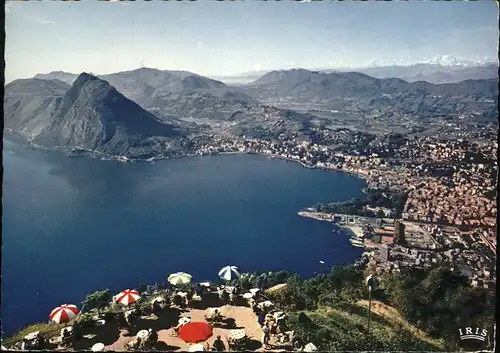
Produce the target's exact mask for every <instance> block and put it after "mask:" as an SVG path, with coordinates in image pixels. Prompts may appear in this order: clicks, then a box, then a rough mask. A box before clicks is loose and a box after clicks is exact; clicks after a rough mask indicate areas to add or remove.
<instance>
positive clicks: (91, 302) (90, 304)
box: [82, 289, 111, 311]
mask: <svg viewBox="0 0 500 353" xmlns="http://www.w3.org/2000/svg"><path fill="white" fill-rule="evenodd" d="M110 301H111V293H110V291H109V289H104V290H101V291H95V292H94V293H91V294H88V295H87V296H86V297H85V299H84V301H83V302H82V307H83V306H85V309H86V310H87V311H90V310H92V309H97V310H98V311H100V310H102V309H104V308H105V307H107V306H108V304H109V302H110Z"/></svg>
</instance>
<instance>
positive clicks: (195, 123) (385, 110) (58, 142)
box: [4, 68, 498, 157]
mask: <svg viewBox="0 0 500 353" xmlns="http://www.w3.org/2000/svg"><path fill="white" fill-rule="evenodd" d="M497 99H498V81H497V79H495V78H492V79H478V80H465V81H461V82H458V83H449V84H439V85H436V84H432V83H428V82H422V81H417V82H407V81H404V80H402V79H399V78H387V79H379V78H375V77H372V76H369V75H367V74H364V73H359V72H331V73H325V72H319V71H310V70H304V69H293V70H284V71H272V72H269V73H266V74H265V75H263V76H262V77H260V78H259V79H257V80H256V81H254V82H252V83H249V84H245V85H240V86H238V87H234V86H230V85H226V84H224V83H223V82H221V81H217V80H213V79H209V78H206V77H203V76H200V75H197V74H194V73H190V72H185V71H163V70H157V69H149V68H141V69H137V70H132V71H125V72H118V73H115V74H109V75H102V76H99V77H96V76H94V75H91V74H87V73H82V74H80V75H74V74H70V73H66V72H61V71H58V72H51V73H49V74H39V75H37V76H36V77H35V78H32V79H25V80H16V81H13V82H11V83H9V84H8V85H6V86H5V97H4V112H5V126H6V127H7V128H10V129H12V130H14V131H18V132H21V133H23V134H25V135H27V136H29V138H30V139H31V140H32V141H33V142H34V143H36V144H39V145H44V146H59V147H75V148H83V149H89V150H94V151H99V152H102V153H106V154H113V155H125V156H136V157H137V156H149V155H158V154H161V153H163V152H165V151H167V150H169V151H172V150H175V149H183V148H184V147H183V146H184V145H183V144H184V143H185V142H186V138H189V136H191V135H192V134H196V133H199V132H207V133H208V134H211V133H219V132H222V133H229V134H235V135H246V136H252V137H259V138H275V137H277V136H280V135H283V134H294V136H296V135H309V134H312V133H314V131H318V130H321V129H323V128H326V127H328V126H329V124H331V123H332V121H331V120H329V119H330V118H328V117H325V116H324V115H317V114H316V113H315V112H318V109H319V110H321V111H327V112H330V111H333V110H335V111H340V112H346V114H348V115H349V116H358V117H359V119H364V117H365V116H381V115H384V114H389V115H390V114H393V113H401V114H407V115H409V116H412V117H413V118H416V119H419V118H420V119H429V118H430V119H433V118H439V117H443V116H445V117H447V118H451V119H452V118H457V117H459V116H461V115H464V114H468V116H473V117H475V118H474V119H477V120H478V121H494V120H497V119H498V114H497ZM311 104H312V105H314V109H309V107H310V106H311ZM297 107H306V108H307V109H304V110H303V111H302V110H301V111H302V112H298V111H295V110H296V108H297ZM422 121H424V120H422Z"/></svg>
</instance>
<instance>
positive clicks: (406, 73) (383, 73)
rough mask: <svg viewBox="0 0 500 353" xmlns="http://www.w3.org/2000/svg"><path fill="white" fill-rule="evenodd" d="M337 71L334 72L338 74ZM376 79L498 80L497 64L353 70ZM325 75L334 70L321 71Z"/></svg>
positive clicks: (438, 81)
mask: <svg viewBox="0 0 500 353" xmlns="http://www.w3.org/2000/svg"><path fill="white" fill-rule="evenodd" d="M338 71H339V70H336V72H338ZM355 71H356V72H361V73H364V74H367V75H369V76H373V77H376V78H380V79H384V78H393V77H395V78H400V79H403V80H405V81H408V82H415V81H426V82H430V83H435V84H442V83H456V82H460V81H464V80H483V79H498V64H496V63H487V64H481V65H475V66H471V65H465V64H464V65H459V64H456V65H451V64H450V65H444V64H443V63H442V62H440V63H418V64H414V65H408V66H398V65H392V66H378V67H370V68H359V69H355ZM323 72H325V73H331V72H335V71H334V70H326V71H323Z"/></svg>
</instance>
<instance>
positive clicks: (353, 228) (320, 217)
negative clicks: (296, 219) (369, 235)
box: [297, 211, 363, 238]
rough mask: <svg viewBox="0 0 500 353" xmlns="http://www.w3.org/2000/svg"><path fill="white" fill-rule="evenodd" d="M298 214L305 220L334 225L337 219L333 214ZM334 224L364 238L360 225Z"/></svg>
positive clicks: (300, 212)
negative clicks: (309, 219)
mask: <svg viewBox="0 0 500 353" xmlns="http://www.w3.org/2000/svg"><path fill="white" fill-rule="evenodd" d="M297 214H298V215H299V216H301V217H304V218H311V219H314V220H316V221H323V222H329V223H333V220H334V217H335V215H334V214H331V213H324V212H314V211H299V212H297ZM334 224H335V225H336V226H337V227H339V228H341V229H347V230H349V231H350V232H352V233H353V234H354V235H356V236H357V237H360V238H361V237H362V236H363V229H362V228H361V227H360V226H358V225H348V224H347V225H340V224H338V223H334Z"/></svg>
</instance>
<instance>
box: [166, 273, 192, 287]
mask: <svg viewBox="0 0 500 353" xmlns="http://www.w3.org/2000/svg"><path fill="white" fill-rule="evenodd" d="M192 279H193V276H191V275H190V274H189V273H186V272H176V273H172V274H171V275H170V276H168V281H169V282H170V283H171V284H172V285H174V286H178V285H181V284H187V283H189V282H191V280H192Z"/></svg>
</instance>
